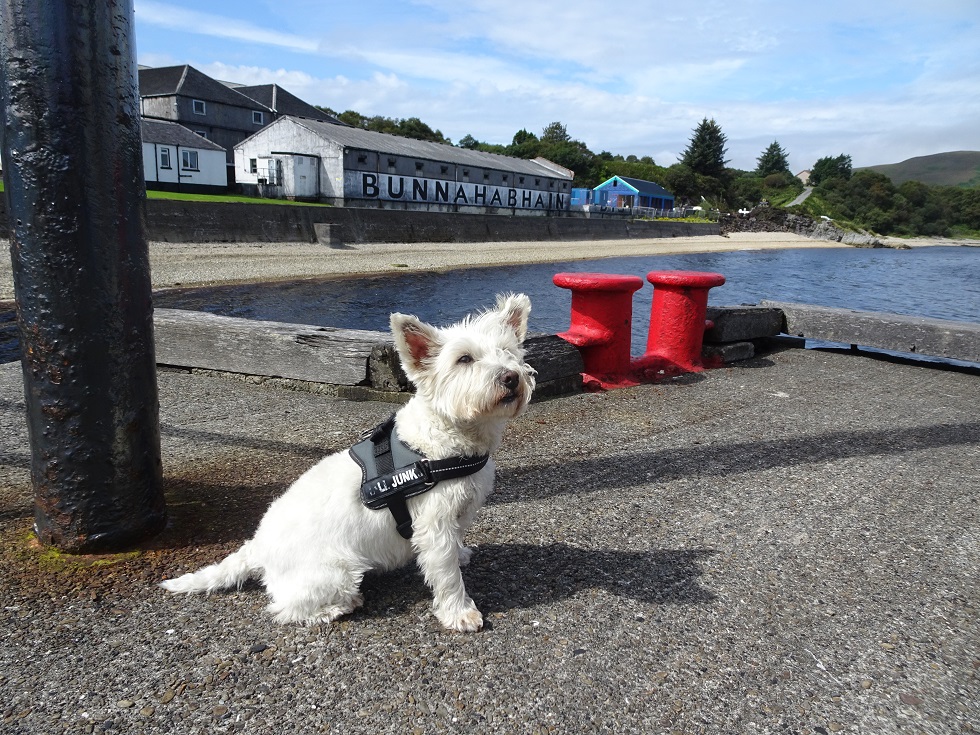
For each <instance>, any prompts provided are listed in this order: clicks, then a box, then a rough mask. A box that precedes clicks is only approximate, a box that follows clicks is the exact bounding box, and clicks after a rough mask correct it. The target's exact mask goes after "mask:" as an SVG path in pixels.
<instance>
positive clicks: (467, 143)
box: [456, 133, 480, 151]
mask: <svg viewBox="0 0 980 735" xmlns="http://www.w3.org/2000/svg"><path fill="white" fill-rule="evenodd" d="M456 145H457V146H458V147H460V148H468V149H469V150H471V151H472V150H476V149H477V148H479V147H480V141H478V140H477V139H476V138H474V137H473V136H472V135H470V134H469V133H467V134H466V135H464V136H463V137H462V138H460V139H459V142H458V143H457V144H456Z"/></svg>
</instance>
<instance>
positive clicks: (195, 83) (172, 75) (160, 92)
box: [139, 64, 272, 112]
mask: <svg viewBox="0 0 980 735" xmlns="http://www.w3.org/2000/svg"><path fill="white" fill-rule="evenodd" d="M139 88H140V97H166V96H170V95H180V96H182V97H191V98H193V99H199V100H204V101H206V102H220V103H221V104H224V105H232V106H234V107H244V108H246V109H249V110H261V111H264V112H271V111H272V110H271V108H269V106H268V105H264V104H262V103H261V102H258V101H256V100H254V99H252V98H251V97H246V96H245V95H244V94H242V93H240V92H237V91H235V90H234V89H232V88H231V87H228V86H226V85H224V84H222V83H221V82H219V81H217V80H216V79H212V78H211V77H209V76H208V75H207V74H205V73H204V72H200V71H198V70H197V69H195V68H194V67H193V66H190V65H188V64H184V65H183V66H159V67H147V68H145V69H140V70H139Z"/></svg>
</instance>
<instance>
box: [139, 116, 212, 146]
mask: <svg viewBox="0 0 980 735" xmlns="http://www.w3.org/2000/svg"><path fill="white" fill-rule="evenodd" d="M140 135H141V137H142V138H143V142H144V143H161V144H163V145H173V146H178V145H179V146H181V147H182V148H197V149H199V150H202V151H221V152H222V153H224V151H225V149H224V148H222V147H221V146H220V145H218V144H217V143H215V142H214V141H211V140H208V139H207V138H203V137H201V136H200V135H198V134H197V133H195V132H193V131H191V130H188V129H187V128H185V127H184V126H183V125H178V124H177V123H175V122H170V121H168V120H148V119H147V118H140Z"/></svg>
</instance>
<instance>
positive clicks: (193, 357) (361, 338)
mask: <svg viewBox="0 0 980 735" xmlns="http://www.w3.org/2000/svg"><path fill="white" fill-rule="evenodd" d="M154 331H155V340H156V353H157V363H158V364H160V365H167V366H171V367H181V368H197V369H203V370H217V371H223V372H230V373H238V374H242V375H256V376H264V377H271V378H287V379H291V380H301V381H307V382H312V383H327V384H331V385H336V386H357V387H360V388H365V389H368V390H369V391H370V392H369V393H364V392H363V391H362V392H360V393H357V394H351V393H349V392H348V393H345V394H344V395H348V397H358V396H361V395H362V393H363V395H364V397H366V398H371V399H372V400H377V399H378V397H379V393H399V392H407V391H408V390H409V382H408V378H407V377H406V376H405V373H404V371H402V369H401V365H400V364H399V362H398V356H397V355H396V354H395V346H394V343H393V342H392V339H391V335H390V334H389V333H388V332H375V331H370V330H362V329H337V328H334V327H318V326H313V325H308V324H284V323H282V322H271V321H259V320H253V319H238V318H235V317H227V316H218V315H216V314H208V313H205V312H200V311H185V310H182V309H157V310H156V311H155V313H154ZM524 346H525V350H526V360H527V362H528V363H529V364H530V365H531V366H532V367H533V368H534V369H535V370H537V373H538V374H537V381H538V388H537V389H536V390H535V396H536V397H538V398H541V397H545V396H552V395H560V394H564V393H575V392H578V391H580V390H581V389H582V375H581V373H582V370H583V367H582V357H581V355H580V354H579V352H578V350H576V349H575V348H574V347H572V346H571V345H570V344H568V343H567V342H565V340H563V339H561V338H559V337H556V336H555V335H552V334H535V335H531V336H530V337H528V339H527V340H526V341H525V343H524Z"/></svg>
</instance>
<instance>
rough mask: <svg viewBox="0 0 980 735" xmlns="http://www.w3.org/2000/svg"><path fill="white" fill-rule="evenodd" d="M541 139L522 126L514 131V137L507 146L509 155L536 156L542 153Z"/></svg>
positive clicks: (518, 156)
mask: <svg viewBox="0 0 980 735" xmlns="http://www.w3.org/2000/svg"><path fill="white" fill-rule="evenodd" d="M540 150H541V141H539V140H538V136H536V135H535V134H534V133H532V132H530V131H528V130H525V129H524V128H521V129H520V130H518V131H517V132H516V133H514V139H513V140H512V141H511V144H510V145H509V146H508V147H507V155H508V156H515V157H517V158H536V157H537V156H539V155H541V154H540V153H539V151H540Z"/></svg>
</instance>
